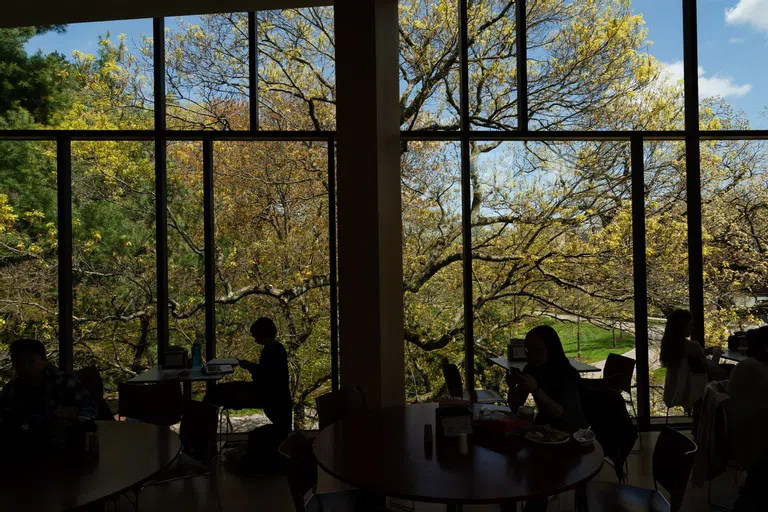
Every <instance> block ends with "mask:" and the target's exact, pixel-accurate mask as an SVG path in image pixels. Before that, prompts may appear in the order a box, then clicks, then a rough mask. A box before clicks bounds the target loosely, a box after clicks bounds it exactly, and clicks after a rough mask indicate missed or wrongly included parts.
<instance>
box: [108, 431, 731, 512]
mask: <svg viewBox="0 0 768 512" xmlns="http://www.w3.org/2000/svg"><path fill="white" fill-rule="evenodd" d="M657 436H658V434H657V433H647V434H644V437H643V447H644V448H643V450H642V451H639V452H638V453H636V454H633V455H632V456H631V457H630V460H629V483H630V484H632V485H638V486H643V487H652V486H653V480H652V477H651V456H652V453H653V445H654V443H655V440H656V438H657ZM637 448H639V444H638V447H637ZM217 475H218V496H219V499H220V501H221V508H220V509H219V506H218V504H217V502H216V498H215V495H214V493H213V492H211V487H210V482H208V481H207V480H206V479H204V478H197V479H194V480H188V481H178V482H174V483H171V484H167V485H164V486H161V487H151V488H147V489H145V490H144V491H142V493H141V497H140V502H139V510H140V511H141V512H160V511H163V512H166V511H173V510H182V511H184V512H194V511H216V510H222V511H224V512H230V511H231V512H240V511H243V512H244V511H248V512H258V511H265V512H267V511H268V512H283V511H285V512H292V511H293V507H292V504H291V500H290V495H289V491H288V485H287V483H286V481H285V480H284V479H283V478H282V477H280V476H274V477H264V476H249V477H245V478H241V477H238V476H235V475H233V474H231V473H230V472H229V471H227V470H226V469H225V468H224V467H223V466H221V467H220V468H219V472H218V473H217ZM735 477H736V475H735V473H734V472H733V470H729V472H728V473H726V474H725V475H722V476H720V477H719V478H717V479H716V480H715V481H714V482H713V484H712V493H711V495H712V503H713V504H715V505H717V506H720V507H726V508H730V507H731V506H732V505H733V502H734V501H735V499H736V496H737V487H736V484H735ZM596 479H598V480H605V481H610V482H615V481H616V477H615V475H614V473H613V468H611V467H610V466H608V465H605V466H604V467H603V469H602V471H601V473H600V474H599V475H598V476H597V478H596ZM340 487H341V488H343V484H340V483H338V482H334V481H333V480H332V479H331V478H330V477H328V476H327V475H321V481H320V484H319V488H320V490H333V489H335V488H340ZM573 502H574V499H573V494H572V493H566V494H563V495H560V496H558V497H557V498H555V499H554V500H553V501H552V502H551V503H550V505H549V509H548V510H549V511H559V512H566V511H572V510H573V508H574V507H573ZM398 503H400V502H397V501H393V502H392V503H391V505H390V507H391V508H392V510H393V511H395V512H397V511H400V510H402V509H400V508H399V507H397V504H398ZM403 504H404V505H407V506H408V507H409V508H411V507H413V506H414V505H415V510H416V511H417V512H432V511H435V512H437V511H440V512H442V511H444V510H445V506H443V505H435V504H426V503H416V504H412V503H411V502H404V503H403ZM110 510H111V509H110ZM118 510H119V512H124V511H126V512H127V511H132V510H133V507H132V506H131V505H130V504H129V503H128V502H127V501H125V500H124V499H123V500H122V501H121V503H120V505H119V508H118ZM463 510H464V512H485V511H494V512H496V511H498V510H499V507H498V506H465V507H464V508H463ZM683 510H684V511H686V512H687V511H691V512H694V511H695V512H700V511H706V510H711V509H710V506H709V503H708V486H704V487H703V488H694V487H692V486H690V485H689V488H688V491H687V492H686V496H685V502H684V505H683Z"/></svg>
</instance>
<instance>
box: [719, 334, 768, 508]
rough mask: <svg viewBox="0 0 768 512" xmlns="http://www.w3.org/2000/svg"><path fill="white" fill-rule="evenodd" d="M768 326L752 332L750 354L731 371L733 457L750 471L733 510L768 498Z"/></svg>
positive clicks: (760, 505)
mask: <svg viewBox="0 0 768 512" xmlns="http://www.w3.org/2000/svg"><path fill="white" fill-rule="evenodd" d="M767 346H768V328H766V327H761V328H760V329H757V330H755V331H753V332H751V333H750V344H749V349H748V350H747V355H748V356H749V357H747V358H746V359H744V360H743V361H741V362H740V363H739V364H737V365H736V367H735V368H734V369H733V371H732V372H731V375H730V377H729V379H728V388H727V393H728V396H729V397H730V400H729V404H728V409H727V410H726V414H727V415H728V429H729V436H730V446H731V454H730V457H731V459H732V460H735V461H736V462H738V464H739V466H741V468H742V469H743V470H744V471H746V472H747V478H746V480H745V482H744V485H743V486H742V488H741V489H740V490H739V499H738V500H737V501H736V503H735V504H734V506H733V510H734V512H737V511H738V512H751V511H757V510H764V509H765V503H766V500H768V489H766V486H765V482H766V481H767V480H768V439H766V436H765V432H766V430H768V350H766V347H767Z"/></svg>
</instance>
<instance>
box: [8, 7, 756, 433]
mask: <svg viewBox="0 0 768 512" xmlns="http://www.w3.org/2000/svg"><path fill="white" fill-rule="evenodd" d="M468 4H469V19H470V23H469V42H470V59H469V67H470V69H469V71H470V83H469V86H470V98H471V101H470V113H471V124H472V126H473V127H474V128H475V129H486V130H488V129H490V130H506V129H512V128H515V127H516V125H517V119H516V112H517V91H516V68H515V65H516V56H515V41H514V34H515V20H514V2H512V1H507V0H486V1H470V2H468ZM400 9H401V13H400V14H401V26H400V59H401V62H400V64H401V65H400V83H401V87H402V91H401V101H400V107H401V125H402V127H403V129H407V130H418V129H430V130H444V131H451V130H455V129H457V127H458V111H459V108H458V87H459V73H458V71H459V67H458V66H459V49H458V43H457V41H458V27H457V25H456V23H457V19H458V16H457V13H456V10H455V9H456V7H455V3H452V2H448V1H445V0H412V1H410V2H405V3H401V5H400ZM528 9H529V12H528V20H529V27H528V36H529V41H528V44H529V58H530V62H529V84H530V87H529V92H530V101H529V116H530V119H531V123H530V124H531V126H530V127H531V128H532V129H550V130H552V129H557V130H571V129H578V130H588V131H600V130H668V129H679V128H681V127H682V126H683V115H682V111H683V109H682V105H683V90H682V87H681V85H680V84H672V83H669V81H668V80H667V79H665V77H664V75H663V70H662V66H661V65H660V63H658V62H657V61H655V60H654V59H653V58H652V57H651V56H650V55H649V54H648V52H647V47H648V45H649V44H650V42H649V41H647V39H646V32H645V29H644V28H643V21H642V17H641V16H640V15H637V14H634V13H633V11H632V9H631V5H630V3H629V1H628V0H587V1H578V2H577V1H565V2H564V1H559V0H557V1H556V0H535V1H531V2H528ZM246 27H247V17H246V16H245V15H244V14H228V15H212V16H203V17H201V22H200V24H199V25H190V24H184V23H181V24H180V25H179V27H178V29H175V30H170V31H168V33H167V36H166V37H167V48H168V58H167V62H166V65H167V67H166V81H167V85H168V98H167V99H168V103H169V125H170V126H173V127H174V128H181V129H217V130H230V129H243V128H245V127H246V126H247V121H248V117H247V116H248V110H249V109H248V103H247V102H248V91H247V80H246V77H247V76H248V73H247V70H248V52H247V36H246ZM258 40H259V48H258V51H259V63H260V64H259V70H258V75H259V110H260V112H261V119H260V127H261V128H268V129H301V130H332V129H333V128H334V127H335V100H336V96H335V95H336V91H335V81H334V45H335V42H334V32H333V13H332V10H331V9H330V8H314V9H300V10H287V11H268V12H260V13H259V25H258ZM151 45H152V41H151V40H150V39H145V41H144V43H143V45H142V47H141V49H140V54H139V55H138V56H137V57H135V58H134V57H132V56H131V55H130V54H129V53H127V52H126V49H125V48H124V46H123V45H122V43H121V44H118V45H117V46H112V45H111V43H105V44H104V45H103V47H102V51H101V53H100V54H99V56H96V57H90V56H83V55H80V56H78V58H77V61H76V64H75V69H76V70H77V72H78V75H77V76H78V77H79V78H78V80H79V82H78V84H79V87H78V89H79V91H81V94H80V95H79V96H78V101H76V102H75V103H74V105H73V107H72V108H71V109H70V110H69V111H68V113H67V115H66V116H64V118H63V119H65V121H63V122H62V123H61V126H65V127H75V126H78V127H90V126H99V127H117V126H121V127H149V126H151V125H150V124H149V123H150V122H151V119H150V116H149V112H150V111H151V109H152V102H153V99H152V98H151V96H150V95H149V91H151V87H150V86H151V81H150V80H149V78H148V77H151V76H152V73H151V72H150V71H151V68H150V67H149V66H150V65H151V56H152V51H151V48H152V46H151ZM145 77H147V78H145ZM701 112H702V116H701V123H702V126H703V127H705V128H717V127H724V128H727V127H739V128H744V127H746V126H747V125H746V124H745V121H744V120H743V116H742V114H740V113H738V112H734V111H733V110H732V109H730V108H729V107H728V105H727V104H726V103H725V102H723V101H722V100H720V99H714V100H707V101H705V102H703V103H702V108H701ZM645 151H646V154H645V192H646V201H645V202H646V204H645V207H646V216H647V220H646V224H647V240H646V243H647V254H646V258H647V263H648V276H647V279H648V287H649V308H650V312H651V313H652V314H655V315H663V314H667V313H668V312H670V311H671V310H673V309H675V308H678V307H687V303H688V297H687V287H688V284H687V236H686V229H685V228H686V225H687V207H686V204H685V190H686V186H685V147H684V145H683V143H682V142H678V141H669V142H657V141H647V142H646V144H645ZM701 151H702V186H703V199H704V206H703V219H704V225H703V231H704V236H705V254H704V257H705V268H706V275H705V283H706V284H705V286H706V293H707V322H708V332H709V333H710V336H711V340H710V341H718V340H720V339H722V334H723V332H724V328H725V327H727V326H728V325H729V323H730V322H732V321H733V320H734V319H735V318H740V319H748V318H749V317H750V315H754V314H755V312H754V311H752V310H746V309H745V308H743V307H741V306H739V296H740V295H742V294H745V293H746V294H748V293H750V291H751V290H756V289H759V288H760V287H764V285H765V283H766V267H765V257H764V254H763V251H764V248H765V247H766V245H765V244H766V239H765V236H766V234H768V233H766V232H765V230H764V229H763V225H765V223H764V222H760V220H761V219H762V218H763V216H764V215H765V211H766V206H768V202H766V199H768V198H767V197H766V191H767V190H768V186H767V185H768V183H767V182H766V179H765V171H764V169H765V163H766V160H765V158H766V154H765V148H764V147H763V146H762V145H760V144H756V143H747V142H739V141H725V142H718V143H706V144H702V148H701ZM76 157H77V158H76V161H77V162H78V163H77V165H75V164H74V163H73V169H78V173H79V174H78V176H80V177H79V178H78V180H81V181H79V182H78V190H79V191H81V192H79V194H81V195H82V200H80V201H79V202H78V207H77V209H76V210H77V217H76V218H77V221H78V222H80V223H81V225H79V226H78V227H77V229H76V233H78V234H77V236H78V237H79V238H78V239H77V240H78V243H79V244H80V245H79V246H80V247H81V249H78V251H80V252H78V254H79V255H80V256H78V258H77V259H76V262H77V264H78V270H77V275H78V278H79V279H80V280H79V282H78V286H79V287H78V288H77V290H78V293H77V294H76V300H80V301H82V303H78V304H82V305H78V307H86V309H87V310H88V311H89V314H88V316H87V317H86V316H85V315H83V316H82V318H81V317H77V318H76V326H77V329H76V332H77V333H78V341H79V342H81V343H82V346H83V347H84V348H86V347H87V348H88V349H89V350H93V357H94V358H95V359H96V360H98V361H105V362H104V363H103V364H105V365H107V366H111V367H113V370H114V371H115V372H116V373H115V375H120V374H122V375H125V374H130V373H131V372H135V371H139V370H140V369H142V368H144V367H146V366H147V365H148V364H150V363H151V361H152V358H153V357H154V355H153V353H152V350H153V349H152V347H153V336H154V334H153V333H154V330H153V325H154V324H153V321H154V320H153V318H155V315H156V308H157V307H158V305H157V304H156V299H155V294H154V291H153V284H152V283H153V272H154V270H153V264H154V254H153V241H152V233H153V232H154V226H153V224H152V222H153V219H154V210H153V200H154V198H153V183H152V176H153V174H152V158H153V155H152V151H151V148H146V147H141V145H137V144H124V145H119V144H115V145H110V144H106V143H93V144H91V143H83V144H82V145H78V148H77V151H76ZM168 158H169V173H168V175H169V211H168V218H169V233H170V234H169V252H170V259H169V277H170V283H169V286H170V289H171V300H170V301H169V304H168V307H169V309H170V314H171V318H172V333H171V336H172V340H173V342H174V343H178V344H189V343H191V342H193V341H194V340H195V339H196V338H197V333H199V332H200V330H201V326H202V319H203V308H204V297H203V281H202V268H203V256H202V255H203V231H202V197H201V195H202V192H201V190H202V188H201V184H202V174H201V152H200V146H199V145H198V144H188V143H184V144H181V143H179V144H176V143H174V144H171V145H169V148H168ZM459 161H460V158H459V146H458V144H457V143H454V142H438V141H422V142H409V143H408V145H407V148H406V149H405V150H404V152H403V153H402V155H401V164H402V165H401V167H402V189H401V190H402V202H403V229H404V238H403V251H404V253H403V264H404V268H403V273H404V282H403V290H404V295H405V341H406V358H407V361H406V363H407V372H408V388H407V389H408V394H409V398H410V399H412V400H427V399H433V398H435V397H437V396H438V395H439V394H440V392H441V387H442V381H441V378H440V373H439V361H440V359H441V358H442V357H449V358H451V359H453V360H456V361H457V362H458V361H459V360H461V358H463V351H462V347H463V343H464V328H465V319H464V316H463V315H464V308H463V282H462V270H461V268H462V264H463V262H462V257H463V254H462V238H461V236H462V229H461V221H462V219H461V199H460V183H461V180H460V165H459ZM470 161H471V165H470V176H469V178H470V185H471V212H470V219H469V220H470V222H471V225H472V240H471V252H472V258H473V261H472V276H473V277H472V279H473V281H472V288H473V304H472V307H473V313H474V326H475V327H474V340H475V343H476V345H477V346H478V347H479V348H480V349H482V350H486V351H489V352H491V353H497V354H498V353H503V352H504V348H503V347H504V345H505V344H506V341H507V340H508V339H509V338H510V337H511V336H513V335H515V336H519V335H520V334H522V333H523V332H524V331H525V330H526V329H527V328H528V327H529V326H530V325H531V324H532V323H535V322H538V321H540V319H541V317H542V316H545V317H547V316H555V315H557V316H559V317H565V318H569V317H572V318H574V319H576V318H578V319H580V320H581V321H584V322H591V323H593V324H595V325H599V326H604V327H609V328H610V327H611V326H612V325H614V323H615V322H616V321H627V320H631V319H632V317H633V311H634V291H633V275H632V272H633V268H632V259H633V250H632V245H633V240H632V215H631V211H632V204H631V195H632V194H631V180H632V169H631V158H630V148H629V144H628V143H626V142H615V141H614V142H612V141H591V142H583V141H572V142H568V141H560V142H551V141H541V142H529V143H522V142H503V143H502V142H498V141H489V142H482V141H473V142H472V144H471V145H470ZM125 162H130V165H127V166H126V165H124V163H125ZM214 165H215V170H214V172H215V175H214V181H215V194H216V195H215V197H216V205H215V217H216V227H215V232H216V241H215V246H216V285H217V288H216V298H215V301H216V314H217V325H216V328H217V338H218V344H219V345H218V346H219V350H220V351H221V352H229V353H233V354H241V355H243V356H249V355H250V354H251V351H252V350H254V346H253V344H252V342H251V341H250V339H249V338H248V335H247V325H248V324H249V322H250V321H251V320H252V319H253V318H254V317H255V316H260V315H262V314H266V315H268V316H272V317H274V318H275V319H276V321H277V324H278V328H279V331H280V334H281V338H282V339H283V341H285V342H286V345H287V347H288V349H289V355H290V360H291V365H292V372H291V374H292V388H293V393H294V399H295V401H296V404H297V406H296V408H295V411H294V414H295V418H296V419H297V424H301V423H302V422H303V421H305V420H306V419H307V418H305V413H306V412H307V411H308V408H309V407H311V404H312V399H313V398H314V396H316V395H317V394H318V393H320V392H322V391H324V390H326V389H327V388H328V383H329V380H330V361H329V357H328V354H329V352H330V349H329V339H328V336H329V325H330V311H329V306H328V304H329V286H330V278H329V272H328V266H329V261H328V238H327V231H328V226H327V218H328V210H329V204H328V195H327V182H326V181H327V169H326V148H325V147H324V144H318V143H300V142H282V143H278V142H260V143H245V142H242V143H236V142H227V143H217V144H216V145H215V147H214ZM9 215H12V214H9ZM8 219H10V217H8ZM4 222H6V223H9V222H10V220H7V221H4ZM9 225H10V224H9ZM109 226H117V228H115V229H112V230H111V232H107V230H105V229H103V228H105V227H109ZM121 236H125V237H127V238H121ZM161 307H164V306H161ZM94 347H95V349H94ZM243 352H244V353H245V354H243ZM478 352H480V351H478ZM115 354H117V355H115ZM341 357H343V354H342V355H341ZM110 358H111V359H110ZM115 361H117V363H115ZM474 364H475V366H476V368H477V370H478V371H477V375H478V380H480V381H482V380H486V381H488V382H487V383H486V385H488V383H490V384H491V385H496V384H498V383H499V382H500V381H501V379H502V375H501V373H500V372H496V373H494V372H491V371H487V364H486V363H485V362H484V361H483V359H482V358H481V357H478V358H477V360H476V361H474Z"/></svg>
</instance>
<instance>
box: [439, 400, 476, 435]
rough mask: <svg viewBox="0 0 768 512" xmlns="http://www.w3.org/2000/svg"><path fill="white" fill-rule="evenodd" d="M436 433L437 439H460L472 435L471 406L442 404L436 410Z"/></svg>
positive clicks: (455, 403) (454, 403)
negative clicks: (462, 436) (464, 435)
mask: <svg viewBox="0 0 768 512" xmlns="http://www.w3.org/2000/svg"><path fill="white" fill-rule="evenodd" d="M435 432H436V437H437V439H447V438H454V437H458V436H459V435H461V434H471V433H472V408H471V404H469V405H465V403H463V402H462V403H460V402H449V403H441V404H440V405H439V406H438V408H437V409H436V410H435Z"/></svg>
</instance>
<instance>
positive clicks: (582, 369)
mask: <svg viewBox="0 0 768 512" xmlns="http://www.w3.org/2000/svg"><path fill="white" fill-rule="evenodd" d="M488 359H489V360H490V361H491V362H492V363H493V364H495V365H497V366H501V367H502V368H504V369H505V370H509V369H511V368H517V369H518V370H520V371H523V368H525V365H526V364H528V361H526V360H525V359H514V360H510V359H507V358H506V357H489V358H488ZM568 362H569V363H571V366H572V367H573V368H575V369H576V371H577V372H579V373H593V372H599V371H602V370H600V368H598V367H596V366H592V365H591V364H587V363H582V362H581V361H579V360H578V359H574V358H572V357H569V358H568Z"/></svg>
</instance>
